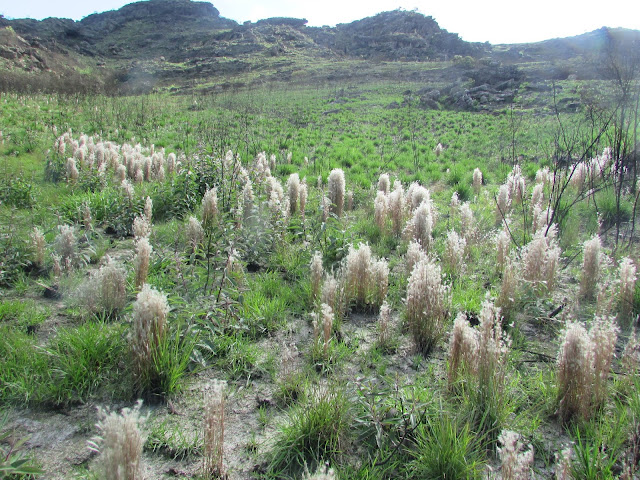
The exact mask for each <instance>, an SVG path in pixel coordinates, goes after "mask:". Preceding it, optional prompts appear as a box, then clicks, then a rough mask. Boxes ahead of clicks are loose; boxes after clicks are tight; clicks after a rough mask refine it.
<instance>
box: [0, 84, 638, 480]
mask: <svg viewBox="0 0 640 480" xmlns="http://www.w3.org/2000/svg"><path fill="white" fill-rule="evenodd" d="M558 86H559V87H561V88H562V90H561V91H562V93H561V94H559V95H558V98H556V104H557V102H558V101H559V100H561V99H562V98H564V97H567V98H571V97H572V95H577V94H578V93H579V92H581V91H582V90H581V89H582V86H581V85H580V84H579V83H578V82H575V81H564V82H559V85H558ZM599 88H601V86H600V87H599ZM419 89H420V85H419V84H416V83H405V84H390V83H375V82H371V83H357V84H356V83H354V84H351V85H350V84H345V85H343V86H340V87H331V88H329V87H322V88H312V87H290V88H282V87H276V86H272V87H268V86H266V87H263V88H256V89H251V90H238V91H235V92H230V91H227V92H224V93H216V94H209V95H199V94H198V95H197V94H194V95H189V96H171V95H169V94H153V95H144V96H135V97H100V96H91V97H85V96H47V95H39V96H19V95H15V94H2V96H1V97H0V130H1V132H2V140H1V145H0V246H1V248H2V251H3V252H4V253H3V255H2V258H1V259H0V466H2V467H5V466H6V468H7V472H8V473H12V470H11V469H10V468H14V471H15V472H19V471H20V469H24V468H25V466H27V465H29V466H33V467H36V468H38V469H40V470H41V471H43V472H45V475H44V477H45V478H125V477H115V476H114V477H110V476H108V475H109V473H108V472H114V471H116V470H117V464H118V461H119V459H120V458H122V457H123V456H125V453H124V452H122V451H120V450H118V448H120V447H117V445H127V448H129V449H130V450H129V453H131V452H138V451H141V461H140V464H139V465H138V464H137V463H135V462H129V467H127V468H129V469H130V472H129V475H130V476H129V477H126V478H143V476H144V477H145V478H176V477H177V478H230V479H244V478H247V479H248V478H273V479H275V478H325V477H319V476H312V474H313V472H316V470H318V471H319V470H321V469H322V467H323V465H325V464H326V465H327V466H328V467H329V468H330V469H331V470H332V472H329V473H327V474H326V475H327V478H334V477H335V478H341V479H363V480H364V479H383V478H392V479H396V478H398V479H399V478H407V479H408V478H434V479H436V478H486V477H487V476H489V477H490V478H493V477H495V478H504V479H525V478H574V479H608V478H635V477H634V475H637V469H638V463H639V461H640V453H639V451H640V397H639V396H638V377H637V375H638V368H639V367H640V358H639V353H638V352H639V349H640V347H639V346H638V343H637V340H636V337H635V326H636V324H637V314H638V312H639V311H640V292H639V290H638V288H636V282H635V279H636V273H635V272H636V268H637V260H638V245H637V232H636V231H635V221H634V220H635V217H636V204H637V199H638V189H637V184H636V180H635V175H636V172H635V167H634V166H632V165H631V164H628V163H625V164H622V163H621V162H622V160H620V159H619V158H616V156H615V153H610V152H609V151H608V150H607V148H608V147H614V150H613V151H614V152H615V151H617V150H616V149H615V145H613V144H612V142H613V141H614V140H616V139H617V138H619V137H618V136H617V135H616V132H617V130H616V126H615V125H614V124H612V123H610V122H607V121H606V118H607V117H606V115H605V114H603V113H602V112H601V111H598V112H594V111H584V110H583V111H579V112H577V113H558V112H557V109H556V108H554V105H553V103H552V100H553V98H552V93H549V92H545V93H540V92H537V91H535V92H534V91H531V92H528V91H527V90H526V89H521V91H523V92H528V93H525V94H522V95H520V96H518V97H516V99H515V100H514V103H513V104H511V105H509V106H507V107H506V108H504V109H503V110H495V111H492V112H479V113H469V112H454V111H446V110H426V109H423V108H421V106H420V101H419V93H418V91H419ZM601 90H602V91H605V90H604V89H602V88H601ZM558 91H560V90H558ZM626 153H627V154H628V153H629V152H626ZM625 158H627V157H625ZM69 159H71V160H69ZM138 399H142V405H141V406H137V407H136V402H137V401H138ZM123 408H127V409H128V410H125V411H124V412H123V414H122V415H116V413H119V412H120V410H121V409H123ZM109 412H111V413H109ZM96 424H97V426H96ZM125 424H126V425H125ZM2 432H8V433H7V435H6V438H5V437H4V436H3V435H2ZM114 438H117V439H118V440H116V441H114V440H113V439H114ZM20 441H24V443H20ZM88 442H93V443H91V445H93V448H92V449H90V448H88V446H87V444H88ZM12 445H15V448H14V447H12ZM96 451H97V452H96ZM20 458H24V459H28V461H27V463H24V464H22V465H20V464H19V463H20V462H19V461H18V460H19V459H20ZM16 461H17V463H14V466H13V467H11V465H10V464H11V462H16ZM2 462H4V463H2ZM134 463H135V465H134ZM105 471H106V472H107V473H105ZM309 471H310V472H311V473H309ZM25 472H26V473H28V472H27V471H26V470H25ZM305 472H306V473H305Z"/></svg>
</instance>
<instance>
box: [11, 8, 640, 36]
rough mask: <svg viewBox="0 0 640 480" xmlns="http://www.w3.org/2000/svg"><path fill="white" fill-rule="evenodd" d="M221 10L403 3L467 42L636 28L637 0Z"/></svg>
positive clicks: (248, 14) (21, 12)
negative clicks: (605, 28)
mask: <svg viewBox="0 0 640 480" xmlns="http://www.w3.org/2000/svg"><path fill="white" fill-rule="evenodd" d="M127 3H131V0H88V1H87V0H57V1H51V0H22V1H11V0H1V2H0V14H2V15H4V16H5V17H7V18H27V17H28V18H36V19H42V18H46V17H61V18H73V19H74V20H80V19H81V18H83V17H85V16H87V15H90V14H92V13H96V12H103V11H106V10H113V9H117V8H119V7H121V6H123V5H126V4H127ZM211 3H213V5H214V6H215V7H216V8H217V9H218V10H219V11H220V15H221V16H223V17H226V18H231V19H233V20H236V21H237V22H240V23H242V22H244V21H245V20H251V21H256V20H260V19H262V18H268V17H296V18H306V19H307V20H308V21H309V23H308V25H310V26H321V25H330V26H334V25H335V24H337V23H348V22H352V21H354V20H359V19H361V18H364V17H368V16H372V15H375V14H376V13H379V12H383V11H387V10H395V9H397V8H404V9H405V10H415V11H417V12H420V13H423V14H425V15H431V16H432V17H433V18H434V19H435V20H436V21H437V22H438V24H439V25H440V27H441V28H444V29H446V30H448V31H449V32H454V33H457V34H458V35H460V37H461V38H462V39H463V40H466V41H469V42H486V41H488V42H490V43H493V44H498V43H524V42H536V41H540V40H546V39H549V38H557V37H568V36H573V35H580V34H582V33H586V32H590V31H592V30H596V29H598V28H600V27H603V26H607V27H625V28H633V29H637V30H640V1H637V0H607V1H606V2H603V1H600V2H596V1H594V0H581V1H577V0H534V1H531V2H523V1H517V0H484V1H479V0H366V1H365V0H351V1H349V0H347V1H345V0H323V1H309V0H262V1H261V0H214V1H213V2H211Z"/></svg>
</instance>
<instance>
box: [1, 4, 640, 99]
mask: <svg viewBox="0 0 640 480" xmlns="http://www.w3.org/2000/svg"><path fill="white" fill-rule="evenodd" d="M0 29H1V30H3V33H2V35H0V71H2V72H3V73H2V74H1V75H0V88H4V89H7V88H10V89H16V88H28V87H29V88H39V89H51V88H52V89H58V90H65V91H66V90H68V91H75V90H77V89H82V88H84V89H96V90H113V91H116V90H122V89H123V88H124V89H125V90H126V91H129V92H134V93H135V92H138V91H148V90H150V89H153V88H157V87H162V88H173V89H174V90H176V91H179V90H184V89H191V88H194V87H195V86H198V88H205V89H206V88H228V87H229V86H234V87H241V86H244V85H247V84H252V83H265V82H273V81H280V82H309V83H314V84H315V83H322V82H327V81H336V80H340V79H350V80H353V79H355V78H357V77H360V78H369V79H371V78H373V79H375V78H393V79H396V80H403V79H404V80H412V81H415V80H418V81H420V80H425V81H426V80H429V81H434V82H443V83H444V84H451V83H452V82H456V81H459V80H464V79H465V78H471V79H473V80H474V86H476V87H477V86H480V85H482V83H489V84H491V79H489V81H488V82H479V81H478V79H477V77H478V76H479V75H480V76H486V73H487V65H488V66H489V67H490V66H491V65H495V66H497V67H496V69H494V70H496V72H497V74H498V77H499V78H497V79H494V81H495V82H504V81H508V80H510V79H511V78H514V79H515V78H516V77H519V76H520V75H519V74H515V75H512V74H511V73H509V74H508V75H506V77H505V71H507V72H511V70H512V68H511V67H509V68H507V69H506V70H505V68H502V67H501V65H502V64H504V65H516V66H518V65H525V64H526V65H529V67H528V68H529V74H530V75H531V76H532V78H534V79H537V80H544V79H549V78H555V77H558V76H560V77H562V76H563V75H564V77H565V78H566V76H568V75H570V74H572V73H577V74H579V75H582V76H594V75H597V74H598V73H597V72H596V73H594V72H593V71H592V69H591V70H589V69H590V68H591V67H590V66H589V65H588V62H585V61H584V59H585V58H587V57H591V56H593V55H596V54H597V52H598V51H601V50H602V49H603V48H604V45H606V44H610V43H611V39H612V38H613V39H620V38H624V39H627V38H632V39H636V40H633V41H634V42H637V37H638V35H640V32H634V31H619V30H612V29H607V28H604V27H603V28H602V29H600V30H596V31H595V32H591V33H589V34H585V35H581V36H578V37H571V38H565V39H552V40H547V41H544V42H538V43H532V44H517V45H497V46H492V45H490V44H488V43H485V44H481V43H470V42H465V41H463V40H462V39H460V37H459V36H458V35H457V34H456V33H450V32H448V31H447V30H444V29H442V28H440V26H439V25H438V23H437V22H436V20H435V19H433V18H432V17H430V16H425V15H422V14H420V13H417V12H412V11H405V10H394V11H390V12H382V13H379V14H377V15H375V16H372V17H368V18H363V19H361V20H357V21H354V22H351V23H346V24H338V25H337V26H335V27H309V26H307V21H306V20H305V19H297V18H282V17H277V18H268V19H263V20H259V21H257V22H255V23H253V22H245V23H244V24H239V23H237V22H235V21H233V20H230V19H227V18H224V17H222V16H221V15H220V12H219V11H218V10H217V9H216V8H215V7H214V6H213V5H212V4H211V3H208V2H200V1H192V0H147V1H141V2H136V3H131V4H129V5H126V6H124V7H122V8H120V9H118V10H114V11H108V12H102V13H96V14H93V15H89V16H87V17H85V18H83V19H82V20H80V21H73V20H70V19H60V18H47V19H45V20H42V21H37V20H33V19H16V20H8V19H5V18H1V17H0ZM453 59H455V60H460V59H466V60H464V61H463V62H460V61H457V63H456V64H455V65H453V66H452V64H451V63H450V62H448V61H449V60H453ZM480 59H483V62H484V63H482V65H479V70H478V68H476V63H475V62H477V61H478V60H480ZM398 62H402V64H403V66H402V67H401V68H398V67H397V65H398ZM393 65H396V66H395V67H394V66H393ZM532 65H533V66H532ZM461 66H462V67H465V66H466V67H467V68H460V67H461ZM498 67H500V68H502V70H500V71H498V70H497V68H498ZM491 68H493V67H490V68H489V69H491ZM558 72H560V73H558ZM43 84H44V85H43ZM30 86H33V87H30ZM483 91H484V90H483ZM507 97H510V96H509V95H507Z"/></svg>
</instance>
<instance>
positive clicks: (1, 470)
mask: <svg viewBox="0 0 640 480" xmlns="http://www.w3.org/2000/svg"><path fill="white" fill-rule="evenodd" d="M8 420H9V414H8V413H5V414H4V415H1V416H0V478H7V479H9V478H18V477H21V476H31V475H33V476H36V475H39V474H41V473H44V472H43V471H42V470H41V469H40V468H38V467H35V466H33V465H32V461H31V459H30V458H28V457H25V455H24V452H23V451H22V446H23V445H24V444H25V442H26V441H27V440H28V438H26V437H25V438H21V439H19V440H12V439H11V432H10V431H9V430H5V427H6V425H7V422H8ZM3 430H4V431H3Z"/></svg>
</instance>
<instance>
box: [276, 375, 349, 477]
mask: <svg viewBox="0 0 640 480" xmlns="http://www.w3.org/2000/svg"><path fill="white" fill-rule="evenodd" d="M326 388H327V390H326V391H323V390H324V387H319V388H317V389H316V390H315V391H313V390H312V391H311V392H310V393H309V394H308V395H307V398H308V401H307V402H306V403H304V404H302V405H298V406H294V407H293V409H292V410H290V412H289V415H288V419H287V421H286V423H285V424H284V425H283V426H282V427H281V429H280V432H279V434H278V437H277V442H276V446H275V447H274V450H273V452H272V458H271V461H270V464H269V471H270V472H272V474H274V475H276V476H280V475H282V474H285V475H293V474H295V473H300V472H301V471H302V470H303V469H304V467H305V465H306V466H307V467H308V468H309V469H310V470H311V471H315V469H316V467H317V466H318V465H321V464H322V463H323V462H332V460H337V459H339V458H340V457H341V456H342V455H345V454H346V452H347V448H348V445H349V436H350V421H351V420H350V417H351V413H350V403H349V400H348V398H347V397H346V395H345V392H344V390H343V389H342V388H340V387H336V386H329V387H326Z"/></svg>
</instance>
